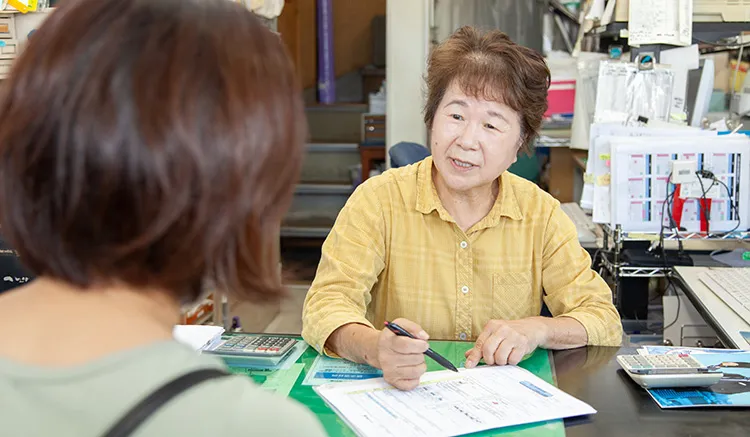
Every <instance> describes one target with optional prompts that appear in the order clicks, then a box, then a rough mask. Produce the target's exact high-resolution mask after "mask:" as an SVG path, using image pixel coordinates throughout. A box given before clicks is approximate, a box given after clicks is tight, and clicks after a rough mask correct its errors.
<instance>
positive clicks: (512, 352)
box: [465, 318, 547, 369]
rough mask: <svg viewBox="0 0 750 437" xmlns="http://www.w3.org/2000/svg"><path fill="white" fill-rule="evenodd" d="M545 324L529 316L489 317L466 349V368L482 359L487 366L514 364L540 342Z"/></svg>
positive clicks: (545, 327) (541, 341)
mask: <svg viewBox="0 0 750 437" xmlns="http://www.w3.org/2000/svg"><path fill="white" fill-rule="evenodd" d="M546 331H547V326H546V325H545V324H544V323H542V322H541V321H539V320H535V319H533V318H529V319H521V320H490V321H489V322H487V324H486V325H485V327H484V330H483V331H482V333H481V334H479V337H478V338H477V341H476V342H475V344H474V347H473V348H472V349H470V350H468V351H466V365H465V366H466V368H467V369H470V368H472V367H475V366H476V365H477V363H479V360H480V359H482V358H484V362H485V363H486V364H488V365H499V366H504V365H506V364H510V365H516V364H518V363H520V362H521V360H522V359H523V357H524V356H526V355H528V354H530V353H531V352H533V351H534V350H535V349H536V348H537V347H539V346H540V345H542V344H543V343H544V339H545V338H546Z"/></svg>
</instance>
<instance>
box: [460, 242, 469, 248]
mask: <svg viewBox="0 0 750 437" xmlns="http://www.w3.org/2000/svg"><path fill="white" fill-rule="evenodd" d="M467 247H469V243H467V242H465V241H462V242H461V249H466V248H467Z"/></svg>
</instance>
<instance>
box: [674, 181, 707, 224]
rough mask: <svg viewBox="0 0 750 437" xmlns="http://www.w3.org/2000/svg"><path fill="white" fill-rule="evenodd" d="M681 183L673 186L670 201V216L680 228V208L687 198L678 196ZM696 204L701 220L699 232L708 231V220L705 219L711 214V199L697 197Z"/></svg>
mask: <svg viewBox="0 0 750 437" xmlns="http://www.w3.org/2000/svg"><path fill="white" fill-rule="evenodd" d="M681 185H682V184H677V185H676V186H675V189H674V200H673V201H672V218H673V219H674V224H675V227H677V229H679V228H680V223H682V209H683V207H684V206H685V200H687V199H682V198H680V186H681ZM698 206H699V208H700V209H699V210H698V217H699V218H700V222H701V232H705V233H708V220H706V217H710V216H711V199H703V198H701V199H698ZM670 225H671V224H670Z"/></svg>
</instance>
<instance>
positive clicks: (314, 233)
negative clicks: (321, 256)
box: [281, 226, 331, 238]
mask: <svg viewBox="0 0 750 437" xmlns="http://www.w3.org/2000/svg"><path fill="white" fill-rule="evenodd" d="M329 232H331V228H330V227H325V226H319V227H313V226H282V227H281V237H282V238H326V237H327V236H328V233H329Z"/></svg>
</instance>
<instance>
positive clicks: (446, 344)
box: [232, 341, 565, 437]
mask: <svg viewBox="0 0 750 437" xmlns="http://www.w3.org/2000/svg"><path fill="white" fill-rule="evenodd" d="M430 346H431V347H432V349H433V350H434V351H435V352H437V353H439V354H441V355H443V356H444V357H446V358H447V359H449V360H450V361H451V362H452V363H453V364H456V365H457V366H458V367H461V366H463V363H464V361H465V358H464V353H465V352H466V351H467V350H469V349H471V348H472V346H473V343H467V342H452V341H431V342H430ZM317 356H318V353H317V352H316V351H315V349H313V348H312V347H308V348H307V350H306V351H305V353H304V354H302V356H301V357H300V358H299V360H297V364H295V365H294V366H292V368H290V369H285V370H278V371H267V370H253V369H243V368H233V369H232V371H233V372H234V373H244V374H247V375H248V376H249V377H251V378H252V379H253V380H254V381H255V382H257V383H258V384H261V385H264V384H268V385H269V386H271V387H269V388H271V389H272V390H277V391H278V393H279V394H282V395H286V394H287V392H288V396H289V397H291V398H292V399H294V400H296V401H298V402H300V403H302V404H303V405H305V406H306V407H307V408H308V409H310V411H312V412H313V413H314V414H315V415H316V416H318V420H320V422H321V423H322V424H323V426H324V427H325V429H326V432H328V435H330V436H334V437H339V436H341V437H350V436H351V437H355V436H356V434H355V433H354V432H353V431H352V430H351V429H350V428H349V426H348V425H346V423H344V421H343V420H341V419H340V418H339V417H338V416H337V415H336V413H334V412H333V410H331V409H330V408H329V407H328V406H327V405H326V404H325V402H323V400H322V399H321V398H320V397H319V396H318V395H317V394H316V393H315V391H314V390H313V388H312V387H311V386H304V385H302V381H303V380H304V379H305V375H306V374H307V370H308V369H309V368H310V366H311V365H312V362H313V361H314V360H315V358H316V357H317ZM426 362H427V370H428V371H433V370H445V369H443V367H441V366H440V365H439V364H437V363H436V362H434V361H433V360H431V359H430V358H427V360H426ZM299 364H302V365H304V369H302V370H301V371H300V366H299ZM519 366H520V367H523V368H524V369H527V370H529V371H530V372H532V373H534V374H535V375H536V376H538V377H540V378H542V379H543V380H545V381H547V382H549V383H550V384H554V380H553V377H552V366H551V365H550V360H549V352H548V351H546V350H541V349H539V350H537V351H535V352H534V353H533V354H532V355H531V356H530V357H528V358H527V359H525V360H524V361H522V362H521V364H520V365H519ZM294 378H296V382H295V383H294V385H293V386H292V387H291V390H289V388H288V387H289V386H290V385H291V381H290V380H291V379H294ZM284 380H287V381H286V382H284ZM470 435H471V436H475V437H478V436H513V437H560V436H564V435H565V425H564V424H563V421H562V420H551V421H547V422H540V423H535V424H532V425H520V426H513V427H508V428H502V429H500V430H490V431H484V432H479V433H474V434H470Z"/></svg>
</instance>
